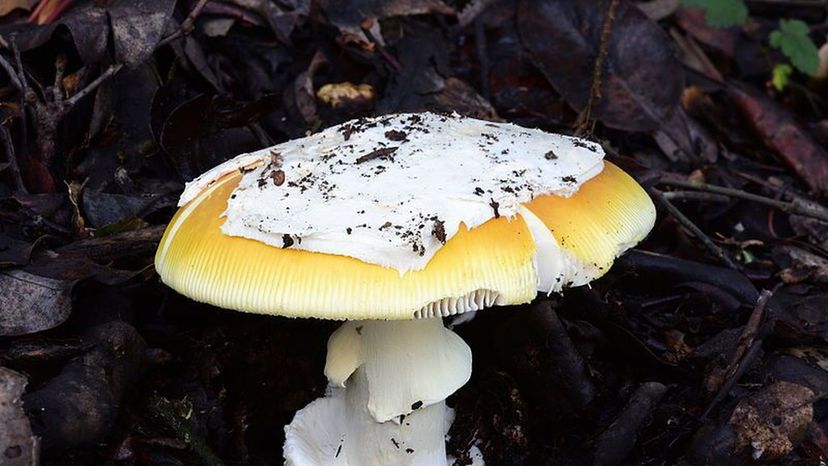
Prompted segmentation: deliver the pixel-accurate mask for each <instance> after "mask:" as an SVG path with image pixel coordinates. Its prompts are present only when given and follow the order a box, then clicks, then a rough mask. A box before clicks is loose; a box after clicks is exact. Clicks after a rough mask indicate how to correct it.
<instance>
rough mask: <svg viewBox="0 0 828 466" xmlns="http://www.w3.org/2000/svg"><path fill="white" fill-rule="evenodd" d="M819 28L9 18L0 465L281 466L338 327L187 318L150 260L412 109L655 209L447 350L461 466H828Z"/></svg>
mask: <svg viewBox="0 0 828 466" xmlns="http://www.w3.org/2000/svg"><path fill="white" fill-rule="evenodd" d="M826 25H828V10H827V9H826V6H825V4H824V2H820V1H816V0H815V1H809V0H774V1H770V0H750V1H746V2H743V1H742V0H727V1H716V0H692V1H685V2H684V3H683V4H680V2H679V1H678V0H652V1H647V2H640V3H636V2H633V1H629V0H595V1H591V2H586V1H576V0H535V1H530V0H472V1H470V2H469V1H464V0H458V1H451V0H444V1H441V0H391V1H388V2H377V1H372V0H341V1H337V0H316V1H312V0H179V1H177V2H174V1H170V0H134V1H130V0H102V1H97V0H96V1H87V0H41V1H38V0H7V1H4V2H0V153H1V154H3V156H2V158H0V362H2V367H0V419H3V424H4V426H3V428H0V455H3V459H2V460H0V463H2V464H9V465H23V464H35V463H36V462H37V461H39V462H40V464H44V465H97V464H112V465H171V466H172V465H189V464H194V465H195V464H207V465H215V464H238V465H242V464H251V465H275V464H282V456H281V448H282V447H281V446H282V442H283V440H284V431H283V427H284V425H286V424H287V423H289V422H290V420H291V419H292V417H293V414H294V413H295V412H296V411H297V410H299V409H301V408H302V407H304V406H305V405H306V404H307V403H309V402H310V401H311V400H313V399H315V398H317V397H319V396H321V395H322V394H323V393H324V391H325V383H326V381H325V378H324V376H323V372H322V367H323V365H324V357H325V353H324V352H325V345H326V341H327V337H328V336H329V335H330V333H331V332H332V331H333V330H334V329H335V328H336V325H337V323H336V322H329V321H322V320H303V319H296V320H292V319H287V318H280V317H266V316H253V315H243V314H240V313H236V312H231V311H226V310H221V309H217V308H213V307H210V306H206V305H201V304H198V303H194V302H192V301H190V300H188V299H186V298H184V297H182V296H180V295H178V294H176V293H175V292H173V291H172V290H170V289H169V288H167V287H165V286H164V285H163V284H161V282H160V281H159V279H158V276H157V275H156V274H155V272H154V270H153V265H152V264H153V256H154V252H155V247H156V246H157V244H158V241H159V239H160V236H161V234H162V232H163V230H164V226H165V225H166V223H167V222H168V221H169V220H170V218H171V217H172V215H173V213H174V212H175V209H176V203H177V200H178V196H179V195H180V193H181V191H182V189H183V185H184V182H186V181H189V180H190V179H192V178H193V177H194V176H196V175H198V174H199V173H201V172H203V171H205V170H206V169H208V168H210V167H212V166H214V165H216V164H218V163H219V162H221V161H224V160H226V159H228V158H230V157H232V156H234V155H237V154H240V153H243V152H247V151H251V150H255V149H259V148H262V147H267V146H270V145H273V144H276V143H278V142H282V141H286V140H288V139H292V138H297V137H301V136H304V135H305V134H307V133H308V132H314V131H317V130H319V129H323V128H326V127H329V126H331V125H334V124H338V123H341V122H344V121H346V120H349V119H351V118H355V117H360V116H370V115H377V114H385V113H392V112H418V111H425V110H429V111H443V112H453V111H456V112H458V113H461V114H464V115H469V116H474V117H477V118H484V119H489V120H493V121H508V122H513V123H517V124H520V125H523V126H528V127H537V128H541V129H544V130H548V131H554V132H560V133H566V134H578V135H582V136H584V137H589V138H591V139H593V140H595V141H598V142H600V143H601V144H602V145H603V146H604V148H605V150H606V152H607V157H608V159H609V160H611V161H613V162H614V163H616V164H618V165H619V166H621V167H622V168H624V169H625V170H627V171H628V172H629V173H631V174H632V175H633V176H634V177H636V179H637V180H638V181H639V182H640V183H641V184H642V185H643V186H644V187H645V188H646V189H647V191H648V192H649V193H650V195H651V196H652V198H653V199H654V201H655V203H656V205H657V207H658V220H657V223H656V227H655V229H654V230H653V232H652V233H651V235H650V236H649V238H648V239H647V240H646V241H644V242H643V243H642V244H640V245H639V246H638V247H637V248H635V249H634V250H632V251H631V252H629V253H628V254H627V255H625V256H624V257H622V258H620V259H619V260H618V261H617V262H616V264H615V266H614V267H613V269H612V270H611V271H610V272H609V273H608V274H607V275H606V276H604V277H603V278H601V279H600V280H598V281H597V282H595V283H593V284H592V285H591V286H589V287H581V288H576V289H572V290H568V291H567V292H565V293H564V294H563V295H561V296H558V295H553V296H550V297H540V298H538V300H537V301H536V302H534V303H532V304H529V305H525V306H516V307H503V308H494V309H489V310H485V311H482V312H478V313H477V316H476V318H475V319H474V320H473V321H471V322H470V323H467V324H463V325H460V326H458V327H456V331H457V333H458V334H460V335H461V336H462V337H463V338H464V339H465V340H466V341H467V342H468V344H469V345H470V346H471V347H472V350H473V354H474V358H475V359H474V371H473V375H472V379H471V381H470V382H469V383H468V384H466V385H465V386H464V387H463V388H461V389H460V390H459V391H458V392H457V393H456V394H454V395H453V396H452V397H450V398H449V400H448V403H449V405H450V406H452V407H453V408H454V409H455V411H456V416H457V418H456V421H455V423H454V425H453V426H452V428H451V431H450V442H449V445H448V447H449V452H450V453H451V454H452V455H453V456H454V457H456V458H457V459H458V460H457V463H456V464H468V454H469V450H470V448H471V447H472V446H476V447H477V448H478V449H479V450H480V451H481V452H482V453H483V456H484V458H485V460H486V462H487V464H489V465H588V464H593V465H599V466H600V465H621V464H629V465H675V464H683V465H705V464H716V465H720V464H729V465H740V464H753V463H757V462H761V463H763V464H785V465H794V464H803V465H817V464H824V463H823V461H824V460H825V459H826V458H828V399H826V397H828V371H827V370H828V345H826V342H828V286H826V285H827V284H828V209H826V208H825V207H824V206H823V204H822V202H823V201H824V200H825V198H826V194H828V153H826V142H828V97H827V96H828V93H827V92H826V91H828V46H825V45H824V43H825V38H826V32H828V27H826ZM820 46H821V48H820ZM336 83H344V84H343V85H342V86H341V87H340V89H345V90H346V91H347V92H342V93H341V95H337V96H336V97H338V98H336V99H334V98H333V96H332V95H331V94H330V93H328V92H320V91H321V90H322V89H323V86H325V85H326V84H336ZM35 438H37V440H36V439H35ZM35 457H37V458H35Z"/></svg>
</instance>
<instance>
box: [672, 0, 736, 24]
mask: <svg viewBox="0 0 828 466" xmlns="http://www.w3.org/2000/svg"><path fill="white" fill-rule="evenodd" d="M683 3H684V4H685V5H687V6H692V7H696V8H699V9H701V10H702V11H704V20H705V22H707V24H709V25H711V26H713V27H717V28H724V27H730V26H741V25H742V24H744V23H745V21H747V17H748V9H747V6H746V5H745V2H743V1H742V0H684V2H683Z"/></svg>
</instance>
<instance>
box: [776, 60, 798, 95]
mask: <svg viewBox="0 0 828 466" xmlns="http://www.w3.org/2000/svg"><path fill="white" fill-rule="evenodd" d="M791 73H793V67H791V65H789V64H787V63H777V64H776V65H775V66H774V67H773V71H772V72H771V83H773V87H775V88H776V90H777V91H781V90H782V89H785V86H787V85H788V80H790V78H791Z"/></svg>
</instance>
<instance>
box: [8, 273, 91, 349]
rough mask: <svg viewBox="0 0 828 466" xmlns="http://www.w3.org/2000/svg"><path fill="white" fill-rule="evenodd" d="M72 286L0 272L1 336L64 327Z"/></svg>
mask: <svg viewBox="0 0 828 466" xmlns="http://www.w3.org/2000/svg"><path fill="white" fill-rule="evenodd" d="M73 284H74V283H73V282H71V281H65V280H57V279H53V278H46V277H42V276H39V275H34V274H32V273H29V272H25V271H22V270H6V271H2V272H0V289H2V290H3V293H0V335H2V336H10V335H11V336H13V335H25V334H28V333H35V332H40V331H43V330H48V329H50V328H53V327H56V326H58V325H60V324H61V323H63V321H65V320H66V319H67V318H68V317H69V313H70V312H71V307H72V299H71V292H72V285H73Z"/></svg>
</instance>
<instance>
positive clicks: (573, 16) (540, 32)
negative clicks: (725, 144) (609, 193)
mask: <svg viewBox="0 0 828 466" xmlns="http://www.w3.org/2000/svg"><path fill="white" fill-rule="evenodd" d="M608 5H609V0H601V1H598V2H581V1H577V0H544V1H538V2H534V1H527V0H524V1H521V2H520V4H519V7H518V17H517V21H518V30H519V32H520V37H521V40H522V42H523V45H524V46H525V47H526V49H527V50H528V51H529V53H530V54H531V56H532V59H533V61H534V63H535V66H537V67H538V68H539V69H540V70H541V72H542V73H543V74H544V76H545V77H546V79H547V80H548V81H549V82H550V83H551V84H552V86H554V87H555V89H556V90H557V91H558V92H559V93H560V94H561V95H562V96H563V97H564V99H565V100H566V101H567V102H568V103H569V104H570V105H571V106H572V107H573V108H574V109H576V110H581V109H582V108H584V106H585V105H586V104H587V101H588V100H589V96H590V93H591V90H592V81H593V67H594V64H595V58H596V56H597V55H598V50H599V48H600V42H601V30H602V28H603V24H604V18H605V17H606V14H607V7H608ZM607 52H608V55H607V57H606V60H605V61H604V66H603V70H602V75H601V84H602V85H601V98H600V99H599V100H598V101H597V103H596V104H595V106H594V108H592V110H591V112H592V115H593V116H594V117H595V118H597V119H598V120H600V121H601V122H603V123H604V124H605V125H607V126H609V127H612V128H617V129H621V130H626V131H640V132H646V131H652V130H654V129H656V128H658V127H659V126H660V125H661V124H662V122H663V121H664V120H666V119H667V118H668V117H669V116H670V115H671V114H672V113H673V112H674V111H675V110H676V109H677V108H678V106H679V100H680V97H681V90H682V89H683V88H684V70H683V69H682V67H681V63H680V62H679V61H678V59H677V58H676V57H675V55H674V53H673V49H672V47H671V46H670V43H669V39H668V37H667V35H666V34H665V33H664V31H663V30H662V29H661V27H659V25H658V24H656V23H655V22H654V21H652V20H650V19H649V18H647V16H646V15H644V13H642V12H641V11H640V10H638V9H637V8H635V7H634V6H631V5H630V4H629V3H628V2H627V1H625V0H620V3H619V5H618V10H617V12H616V17H615V22H614V24H613V28H612V33H611V34H610V40H609V43H608V47H607Z"/></svg>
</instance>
